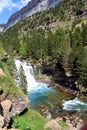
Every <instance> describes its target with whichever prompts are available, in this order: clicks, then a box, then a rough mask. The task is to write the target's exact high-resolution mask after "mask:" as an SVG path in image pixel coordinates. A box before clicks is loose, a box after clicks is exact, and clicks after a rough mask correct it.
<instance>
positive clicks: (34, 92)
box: [15, 59, 53, 104]
mask: <svg viewBox="0 0 87 130" xmlns="http://www.w3.org/2000/svg"><path fill="white" fill-rule="evenodd" d="M15 65H16V67H17V70H19V68H20V66H21V65H22V67H23V69H24V72H25V76H26V80H27V85H28V88H27V91H28V98H29V100H30V101H31V103H32V104H38V103H42V102H44V101H46V100H47V97H46V96H44V94H46V93H49V92H53V89H52V88H51V87H48V84H46V83H42V82H37V81H36V80H35V78H34V72H33V68H32V66H31V64H30V63H27V62H26V61H20V60H19V59H15Z"/></svg>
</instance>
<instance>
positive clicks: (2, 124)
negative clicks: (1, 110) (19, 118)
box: [0, 115, 4, 128]
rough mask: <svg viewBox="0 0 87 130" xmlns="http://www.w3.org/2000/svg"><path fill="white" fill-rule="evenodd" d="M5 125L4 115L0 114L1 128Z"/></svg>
mask: <svg viewBox="0 0 87 130" xmlns="http://www.w3.org/2000/svg"><path fill="white" fill-rule="evenodd" d="M3 126H4V117H3V116H1V115H0V128H2V127H3Z"/></svg>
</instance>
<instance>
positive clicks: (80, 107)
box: [63, 98, 87, 112]
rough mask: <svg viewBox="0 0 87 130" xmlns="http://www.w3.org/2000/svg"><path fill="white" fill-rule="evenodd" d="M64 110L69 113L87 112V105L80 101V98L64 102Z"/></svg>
mask: <svg viewBox="0 0 87 130" xmlns="http://www.w3.org/2000/svg"><path fill="white" fill-rule="evenodd" d="M63 109H64V110H67V111H80V112H85V111H87V103H84V102H82V101H80V100H79V99H78V98H75V99H73V100H68V101H63Z"/></svg>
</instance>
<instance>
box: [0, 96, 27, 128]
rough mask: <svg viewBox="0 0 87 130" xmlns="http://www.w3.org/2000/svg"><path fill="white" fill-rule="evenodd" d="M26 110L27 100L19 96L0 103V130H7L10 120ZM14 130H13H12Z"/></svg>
mask: <svg viewBox="0 0 87 130" xmlns="http://www.w3.org/2000/svg"><path fill="white" fill-rule="evenodd" d="M27 108H28V100H26V99H24V98H23V97H21V96H10V97H8V98H7V99H5V100H3V101H1V103H0V110H1V111H0V130H7V128H8V126H9V123H10V120H11V118H12V117H13V116H16V115H18V114H20V113H22V112H24V111H25V110H26V109H27ZM14 130H15V129H14Z"/></svg>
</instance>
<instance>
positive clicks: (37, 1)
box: [4, 0, 63, 31]
mask: <svg viewBox="0 0 87 130" xmlns="http://www.w3.org/2000/svg"><path fill="white" fill-rule="evenodd" d="M61 1H63V0H32V1H31V2H29V3H28V4H27V6H25V7H23V8H22V9H21V10H19V11H18V12H16V13H14V14H13V15H12V16H11V17H10V18H9V20H8V22H7V24H6V25H5V28H4V31H5V30H7V29H8V28H9V27H10V26H13V25H14V24H16V23H17V22H18V21H20V20H23V19H25V18H26V17H29V16H31V15H33V14H35V13H37V12H42V11H44V10H47V9H49V8H51V7H53V6H55V5H56V4H58V3H59V2H61Z"/></svg>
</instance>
